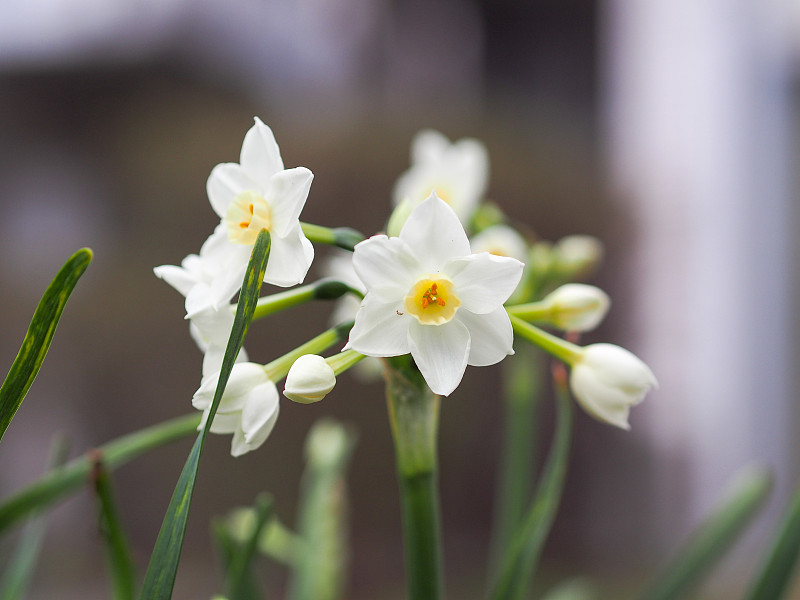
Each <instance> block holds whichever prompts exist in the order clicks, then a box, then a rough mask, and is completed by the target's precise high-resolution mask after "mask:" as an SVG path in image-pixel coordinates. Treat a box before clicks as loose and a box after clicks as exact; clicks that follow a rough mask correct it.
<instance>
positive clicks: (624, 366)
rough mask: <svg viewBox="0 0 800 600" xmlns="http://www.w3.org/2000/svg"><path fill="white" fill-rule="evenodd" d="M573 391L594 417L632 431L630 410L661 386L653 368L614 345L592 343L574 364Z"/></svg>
mask: <svg viewBox="0 0 800 600" xmlns="http://www.w3.org/2000/svg"><path fill="white" fill-rule="evenodd" d="M569 384H570V388H571V389H572V393H573V394H574V395H575V398H576V399H577V401H578V402H579V403H580V405H581V406H582V407H583V408H584V410H586V412H588V413H589V414H590V415H592V416H593V417H594V418H596V419H598V420H600V421H605V422H606V423H610V424H611V425H616V426H617V427H621V428H622V429H630V425H629V424H628V413H629V412H630V407H631V406H635V405H636V404H639V403H640V402H641V401H642V400H644V397H645V395H646V394H647V392H648V391H649V390H650V389H651V388H654V387H658V382H657V381H656V378H655V375H653V372H652V371H651V370H650V368H649V367H648V366H647V365H646V364H644V363H643V362H642V361H641V360H640V359H639V358H637V357H636V356H635V355H634V354H632V353H631V352H629V351H628V350H625V349H624V348H621V347H620V346H616V345H614V344H591V345H589V346H586V347H585V348H583V351H582V353H581V355H580V357H579V358H578V359H577V360H576V361H575V362H574V363H573V364H572V372H571V373H570V378H569Z"/></svg>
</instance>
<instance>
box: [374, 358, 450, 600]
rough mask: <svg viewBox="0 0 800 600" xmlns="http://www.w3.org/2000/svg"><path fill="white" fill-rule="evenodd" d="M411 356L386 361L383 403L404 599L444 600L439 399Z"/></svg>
mask: <svg viewBox="0 0 800 600" xmlns="http://www.w3.org/2000/svg"><path fill="white" fill-rule="evenodd" d="M410 361H411V359H410V357H408V356H404V357H398V358H396V359H393V360H390V361H387V362H388V366H387V369H386V377H387V385H386V399H387V403H388V409H389V420H390V423H391V428H392V437H393V438H394V445H395V451H396V455H397V456H396V458H397V475H398V479H399V483H400V497H401V503H402V510H403V537H404V541H405V556H406V579H407V582H408V598H409V600H437V599H439V598H442V597H443V582H442V573H441V561H442V551H441V541H440V525H439V492H438V478H437V456H436V441H437V431H438V422H439V397H438V396H436V395H435V394H434V393H433V392H431V391H430V389H429V388H428V386H427V385H426V384H425V381H424V380H423V379H422V376H421V375H420V374H419V372H418V371H416V370H415V368H414V365H413V363H411V364H409V363H410Z"/></svg>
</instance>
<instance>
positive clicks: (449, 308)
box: [404, 273, 461, 325]
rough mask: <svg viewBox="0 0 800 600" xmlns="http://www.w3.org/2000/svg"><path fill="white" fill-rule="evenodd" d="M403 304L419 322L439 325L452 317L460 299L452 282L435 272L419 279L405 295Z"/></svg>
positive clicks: (459, 304)
mask: <svg viewBox="0 0 800 600" xmlns="http://www.w3.org/2000/svg"><path fill="white" fill-rule="evenodd" d="M433 277H436V279H433ZM404 306H405V308H406V312H408V313H410V314H412V315H414V316H415V317H416V318H417V320H418V321H419V322H420V323H423V324H425V325H441V324H443V323H447V322H448V321H449V320H450V319H452V318H453V316H454V315H455V314H456V311H457V310H458V307H459V306H461V301H460V300H459V299H458V296H457V295H456V293H455V289H454V288H453V282H452V281H450V280H449V279H447V277H446V276H444V275H443V274H441V273H437V274H435V275H428V276H426V277H423V278H422V279H419V280H418V281H417V283H416V284H414V286H413V287H412V288H411V290H410V291H409V293H408V295H407V296H406V298H405V301H404Z"/></svg>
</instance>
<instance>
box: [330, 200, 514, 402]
mask: <svg viewBox="0 0 800 600" xmlns="http://www.w3.org/2000/svg"><path fill="white" fill-rule="evenodd" d="M353 265H354V267H355V270H356V272H357V273H358V276H359V278H360V279H361V280H362V281H363V282H364V285H365V286H366V288H367V295H366V297H365V298H364V301H363V302H362V303H361V308H360V309H359V311H358V313H357V314H356V321H355V325H354V326H353V329H352V331H351V332H350V339H349V341H348V343H347V346H345V348H352V349H354V350H356V351H358V352H360V353H361V354H365V355H367V356H382V357H385V356H399V355H402V354H408V353H411V355H412V356H413V358H414V361H415V362H416V364H417V366H418V367H419V369H420V372H421V373H422V375H423V376H424V377H425V380H426V381H427V383H428V386H429V387H430V388H431V390H433V391H434V392H435V393H437V394H442V395H449V394H450V393H451V392H452V391H453V390H454V389H455V388H456V387H457V386H458V384H459V382H460V381H461V378H462V377H463V375H464V370H465V369H466V366H467V365H468V364H469V365H474V366H486V365H492V364H495V363H497V362H499V361H501V360H502V359H503V358H504V357H505V356H507V355H508V354H513V352H514V351H513V348H512V343H513V333H512V330H511V323H510V321H509V318H508V314H507V313H506V311H505V309H504V308H503V303H504V302H505V301H506V300H507V299H508V297H509V296H510V295H511V293H512V292H513V291H514V289H515V288H516V286H517V284H518V283H519V280H520V277H521V276H522V267H523V265H522V263H521V262H520V261H518V260H516V259H513V258H508V257H500V256H494V255H491V254H489V253H488V252H484V253H481V254H472V253H471V251H470V245H469V240H468V239H467V235H466V233H465V232H464V228H463V226H462V225H461V223H460V222H459V220H458V217H457V216H456V214H455V212H453V210H452V209H451V208H450V207H449V206H448V205H447V204H446V203H445V202H444V201H442V200H441V199H440V198H439V197H438V196H437V195H436V194H435V193H434V194H432V195H431V196H430V198H428V199H427V200H426V201H425V202H423V203H422V204H420V205H419V206H418V207H417V208H416V209H414V211H413V212H412V213H411V215H410V216H409V217H408V220H407V221H406V223H405V225H404V226H403V228H402V230H401V232H400V235H399V237H387V236H385V235H377V236H373V237H372V238H370V239H368V240H365V241H364V242H361V243H360V244H358V245H357V246H356V248H355V253H354V255H353Z"/></svg>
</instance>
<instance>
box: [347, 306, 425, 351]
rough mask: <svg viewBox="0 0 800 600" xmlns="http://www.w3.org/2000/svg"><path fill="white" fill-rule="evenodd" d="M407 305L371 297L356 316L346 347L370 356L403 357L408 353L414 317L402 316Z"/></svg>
mask: <svg viewBox="0 0 800 600" xmlns="http://www.w3.org/2000/svg"><path fill="white" fill-rule="evenodd" d="M402 313H403V303H402V301H397V302H383V301H381V299H380V298H377V297H376V296H373V295H371V294H367V297H366V298H364V301H363V302H362V303H361V308H359V309H358V312H357V313H356V323H355V325H354V326H353V328H352V329H351V330H350V338H349V340H348V341H347V345H346V346H345V348H352V349H353V350H356V351H357V352H360V353H361V354H365V355H367V356H400V355H401V354H408V353H409V352H410V351H411V346H410V345H409V341H408V327H409V325H410V323H411V321H413V320H414V317H412V316H411V315H406V314H402Z"/></svg>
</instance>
